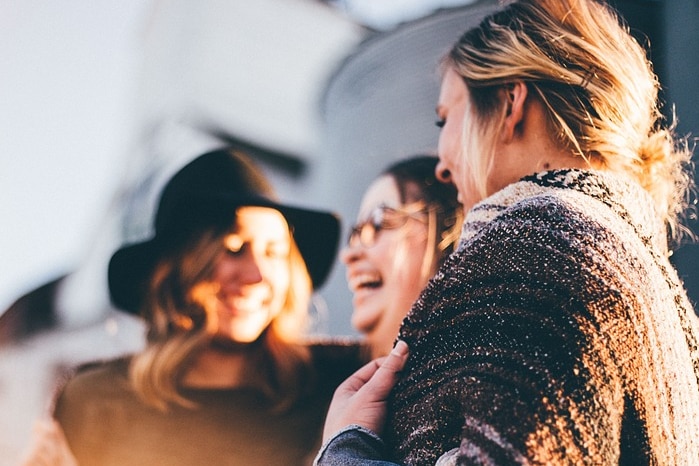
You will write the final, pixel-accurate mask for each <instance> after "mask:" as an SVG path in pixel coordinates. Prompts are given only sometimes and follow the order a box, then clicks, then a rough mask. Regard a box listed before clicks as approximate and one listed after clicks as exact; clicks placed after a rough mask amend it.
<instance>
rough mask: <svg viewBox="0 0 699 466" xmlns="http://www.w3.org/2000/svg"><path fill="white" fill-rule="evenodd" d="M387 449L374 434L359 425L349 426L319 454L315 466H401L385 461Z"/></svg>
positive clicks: (333, 438)
mask: <svg viewBox="0 0 699 466" xmlns="http://www.w3.org/2000/svg"><path fill="white" fill-rule="evenodd" d="M384 451H385V447H384V443H383V441H382V440H381V438H380V437H379V436H378V435H376V434H375V433H374V432H372V431H370V430H368V429H365V428H364V427H361V426H358V425H351V426H348V427H346V428H344V429H342V430H341V431H339V432H338V433H337V434H335V435H334V436H333V437H332V438H331V439H330V440H328V441H327V442H326V443H325V444H324V445H323V446H322V448H321V449H320V451H319V452H318V456H316V459H315V461H314V462H313V466H355V465H356V466H363V465H366V466H399V465H398V464H396V463H391V462H388V461H384V460H383V457H384V455H385V453H384Z"/></svg>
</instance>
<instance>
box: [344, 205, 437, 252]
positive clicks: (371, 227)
mask: <svg viewBox="0 0 699 466" xmlns="http://www.w3.org/2000/svg"><path fill="white" fill-rule="evenodd" d="M427 212H428V210H427V209H424V208H421V209H420V210H416V211H409V210H400V209H394V208H393V207H388V206H385V205H380V206H378V207H375V208H374V209H373V210H372V211H371V212H369V215H368V216H367V219H366V220H364V221H362V222H359V223H356V224H355V225H354V226H353V227H352V228H351V229H350V232H349V237H348V238H347V244H348V245H351V244H352V242H353V241H354V240H355V239H359V244H361V245H362V246H364V247H365V248H370V247H372V246H373V245H374V244H376V238H377V237H378V235H379V233H380V232H381V230H396V229H398V228H400V227H402V226H403V225H405V224H406V223H407V222H408V219H410V218H413V219H416V220H422V216H424V214H426V213H427Z"/></svg>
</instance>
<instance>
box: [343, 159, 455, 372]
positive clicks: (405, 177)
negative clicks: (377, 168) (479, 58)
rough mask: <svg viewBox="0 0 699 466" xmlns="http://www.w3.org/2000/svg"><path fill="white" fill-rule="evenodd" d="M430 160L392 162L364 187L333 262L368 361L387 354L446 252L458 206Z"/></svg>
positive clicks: (451, 245)
mask: <svg viewBox="0 0 699 466" xmlns="http://www.w3.org/2000/svg"><path fill="white" fill-rule="evenodd" d="M438 161H439V160H438V159H437V157H431V156H427V155H418V156H414V157H411V158H409V159H406V160H402V161H399V162H397V163H395V164H393V165H391V166H389V167H388V168H387V169H386V170H384V171H383V172H382V173H381V175H379V177H378V178H377V179H376V180H374V182H373V183H372V184H371V185H370V186H369V188H368V189H367V191H366V193H365V194H364V197H363V199H362V203H361V206H360V209H359V215H358V217H357V218H358V219H359V221H358V222H357V224H356V225H355V226H354V227H353V228H352V229H351V230H350V235H349V239H348V242H347V246H346V247H345V249H344V250H343V251H342V254H341V259H342V261H343V262H344V264H345V265H346V266H347V283H348V285H349V288H350V290H351V291H352V292H353V293H354V298H353V301H352V303H353V307H354V312H353V314H352V325H353V326H354V327H355V328H356V329H357V330H358V331H360V332H361V333H362V334H364V335H365V338H366V340H365V342H366V345H367V348H368V351H369V352H370V355H371V357H372V358H376V357H379V356H384V355H386V354H388V352H389V351H390V350H391V347H392V346H393V342H394V341H395V338H396V336H397V335H398V329H399V327H400V324H401V322H402V321H403V318H404V317H405V314H406V313H407V312H408V310H409V309H410V306H411V305H412V303H413V301H415V299H416V298H417V296H418V294H419V293H420V291H421V290H422V288H423V287H424V286H425V284H426V283H427V280H428V279H429V278H430V277H431V276H432V275H433V274H434V272H435V271H436V270H437V267H439V265H440V264H441V263H442V261H443V260H444V259H445V258H446V257H447V256H448V255H449V254H450V253H451V252H452V251H453V249H454V244H455V241H456V240H457V239H458V237H459V234H460V226H461V223H462V216H463V212H462V207H461V204H460V203H459V202H458V201H457V199H456V196H457V195H456V188H455V187H454V186H453V185H451V184H444V183H440V182H438V181H437V180H436V179H435V167H436V165H437V162H438Z"/></svg>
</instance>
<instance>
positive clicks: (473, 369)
mask: <svg viewBox="0 0 699 466" xmlns="http://www.w3.org/2000/svg"><path fill="white" fill-rule="evenodd" d="M652 206H653V202H652V200H651V199H650V197H649V196H648V195H647V193H646V192H645V191H644V190H643V189H642V188H641V187H640V186H638V185H637V184H635V183H633V182H630V181H628V180H625V179H623V178H620V177H618V176H615V175H612V174H608V173H599V172H591V171H580V170H562V171H552V172H545V173H541V174H538V175H535V176H531V177H528V178H525V179H523V180H522V181H520V182H518V183H515V184H513V185H511V186H509V187H507V188H505V189H504V190H502V191H500V192H498V193H496V194H494V195H493V196H491V197H490V198H488V199H486V200H484V201H483V202H481V203H480V204H478V205H476V206H475V207H474V209H472V210H471V212H470V213H469V214H468V216H467V219H466V222H465V224H464V230H463V236H462V240H461V245H460V248H459V250H458V251H457V252H455V253H454V254H453V255H452V256H451V257H450V258H449V259H448V260H447V261H446V263H445V264H444V265H443V266H442V267H441V269H440V270H439V272H438V273H437V275H436V276H435V278H434V279H433V280H432V281H431V282H430V283H429V284H428V286H427V288H426V289H425V291H424V292H423V293H422V295H421V297H420V298H419V299H418V301H417V302H416V304H415V305H414V307H413V309H412V310H411V312H410V313H409V315H408V317H407V318H406V320H405V322H404V325H403V327H402V330H401V335H400V337H401V338H402V339H404V340H405V341H406V342H407V343H408V345H409V346H410V350H411V354H410V358H409V360H408V366H407V368H406V369H405V370H404V375H403V377H402V379H401V380H400V381H399V383H398V385H397V387H396V388H395V389H394V391H393V396H392V399H391V402H390V406H389V419H388V426H387V428H386V431H385V432H386V434H385V437H386V441H387V444H388V446H389V448H391V449H392V452H393V456H394V460H396V461H399V462H402V463H406V464H409V465H432V464H434V462H435V461H436V460H437V458H439V457H440V456H441V455H442V454H443V453H445V452H447V451H449V450H452V449H454V448H456V447H459V453H458V456H459V458H460V461H461V462H460V463H459V464H499V465H502V464H576V465H577V464H591V465H592V464H594V465H604V464H633V465H643V464H668V465H670V464H672V465H684V464H686V465H697V464H699V348H698V345H697V341H698V336H699V326H698V324H697V318H696V316H695V314H694V310H693V309H692V306H691V304H690V303H689V301H688V299H687V296H686V293H685V291H684V288H683V286H682V284H681V282H680V280H679V279H678V277H677V274H676V271H675V270H674V269H673V267H672V266H671V265H670V263H669V261H668V253H667V247H666V244H667V241H666V235H665V229H664V226H663V225H662V223H661V222H660V221H659V219H658V218H657V216H656V215H654V212H653V207H652Z"/></svg>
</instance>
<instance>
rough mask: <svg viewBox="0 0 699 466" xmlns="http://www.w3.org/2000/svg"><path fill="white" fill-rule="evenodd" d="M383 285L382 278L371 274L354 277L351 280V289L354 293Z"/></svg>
mask: <svg viewBox="0 0 699 466" xmlns="http://www.w3.org/2000/svg"><path fill="white" fill-rule="evenodd" d="M381 284H382V281H381V277H380V276H379V275H376V274H370V273H362V274H358V275H353V276H352V277H351V278H350V279H349V287H350V289H351V290H352V291H357V290H359V289H361V288H378V287H379V286H381Z"/></svg>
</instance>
